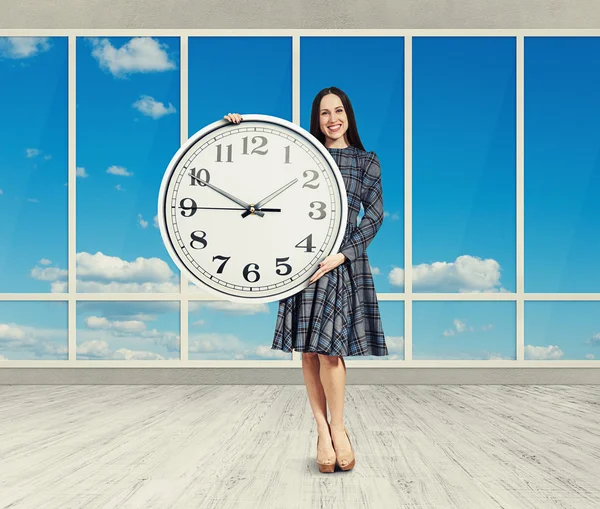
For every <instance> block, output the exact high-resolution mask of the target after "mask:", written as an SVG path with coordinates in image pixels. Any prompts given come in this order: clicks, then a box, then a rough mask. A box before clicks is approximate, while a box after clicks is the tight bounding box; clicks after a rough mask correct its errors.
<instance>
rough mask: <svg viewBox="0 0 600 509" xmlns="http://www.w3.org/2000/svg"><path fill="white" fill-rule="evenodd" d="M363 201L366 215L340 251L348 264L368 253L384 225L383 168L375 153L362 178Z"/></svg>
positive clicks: (369, 160)
mask: <svg viewBox="0 0 600 509" xmlns="http://www.w3.org/2000/svg"><path fill="white" fill-rule="evenodd" d="M361 201H362V204H363V208H364V210H365V213H364V215H363V217H362V218H361V220H360V223H359V225H358V226H357V227H356V229H355V230H354V233H353V234H352V235H351V237H350V238H349V239H348V240H347V241H346V242H345V243H344V244H343V245H342V246H341V248H340V250H339V252H340V253H343V255H344V256H345V257H346V262H350V263H352V262H354V260H356V258H358V257H359V256H361V255H362V254H363V253H364V252H365V251H366V249H367V246H368V245H369V244H370V243H371V241H372V240H373V238H374V237H375V234H376V233H377V231H378V230H379V228H380V227H381V224H382V223H383V192H382V189H381V166H380V164H379V158H378V157H377V154H375V152H368V154H367V164H366V168H365V171H364V174H363V177H362V188H361Z"/></svg>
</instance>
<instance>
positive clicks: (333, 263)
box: [310, 253, 346, 284]
mask: <svg viewBox="0 0 600 509" xmlns="http://www.w3.org/2000/svg"><path fill="white" fill-rule="evenodd" d="M345 261H346V257H345V256H344V255H343V254H342V253H335V254H332V255H329V256H328V257H327V258H325V259H324V260H323V261H322V262H321V263H319V270H317V272H315V273H314V274H313V276H312V277H311V278H310V284H312V283H314V282H315V281H316V280H317V279H319V278H320V277H321V276H323V275H324V274H327V273H328V272H329V271H330V270H333V269H335V268H336V267H337V266H338V265H341V264H342V263H344V262H345Z"/></svg>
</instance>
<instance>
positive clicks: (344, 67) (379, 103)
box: [300, 37, 404, 293]
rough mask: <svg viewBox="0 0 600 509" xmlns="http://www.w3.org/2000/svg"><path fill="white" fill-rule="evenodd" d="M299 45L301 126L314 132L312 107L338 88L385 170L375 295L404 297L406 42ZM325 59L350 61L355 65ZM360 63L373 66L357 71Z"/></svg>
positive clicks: (325, 40)
mask: <svg viewBox="0 0 600 509" xmlns="http://www.w3.org/2000/svg"><path fill="white" fill-rule="evenodd" d="M300 43H301V45H300V105H301V112H300V118H301V125H302V127H303V128H304V129H306V130H307V131H309V130H310V112H311V107H312V102H313V99H314V97H315V96H316V95H317V93H318V92H319V91H320V90H321V89H323V88H326V87H329V86H336V87H338V88H340V89H341V90H343V91H344V92H345V93H346V94H347V95H348V97H349V99H350V101H351V103H352V109H353V110H354V114H355V117H356V124H357V128H358V133H359V136H360V139H361V141H362V144H363V146H364V147H365V150H367V151H374V152H375V153H376V154H377V156H378V157H379V161H380V164H381V185H382V189H383V204H384V220H383V224H382V225H381V228H380V229H379V231H378V232H377V234H376V235H375V238H374V239H373V240H372V241H371V243H370V244H369V246H368V248H367V255H368V257H369V262H370V264H371V270H372V274H373V281H374V284H375V290H376V291H377V292H380V293H381V292H403V291H404V270H403V267H404V38H402V37H302V38H301V40H300ZM324 55H326V56H327V55H346V56H349V57H348V58H351V60H352V62H351V63H349V64H347V63H345V60H339V61H337V60H335V59H332V58H329V57H328V56H327V57H326V58H324ZM359 62H360V63H362V62H368V64H365V67H364V69H362V70H357V69H358V66H359V65H360V64H359ZM362 215H363V211H362V210H361V213H360V214H359V218H358V222H359V223H360V218H361V217H362Z"/></svg>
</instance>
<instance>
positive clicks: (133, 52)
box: [91, 37, 176, 77]
mask: <svg viewBox="0 0 600 509" xmlns="http://www.w3.org/2000/svg"><path fill="white" fill-rule="evenodd" d="M91 43H92V46H93V50H92V56H93V57H94V58H95V59H96V60H97V61H98V63H99V65H100V67H101V68H102V69H105V70H108V71H109V72H110V73H111V74H112V75H113V76H116V77H121V76H125V75H127V74H131V73H135V72H154V71H168V70H171V69H175V68H176V65H175V63H174V62H173V61H171V60H170V59H169V55H168V54H167V52H166V51H165V48H166V47H167V46H166V45H165V44H160V43H159V42H158V41H157V40H156V39H153V38H151V37H134V38H133V39H131V40H129V41H128V42H127V43H126V44H124V45H123V46H121V47H120V48H115V47H114V46H113V45H112V44H111V43H110V41H109V40H108V39H92V40H91Z"/></svg>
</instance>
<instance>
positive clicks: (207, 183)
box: [189, 173, 265, 217]
mask: <svg viewBox="0 0 600 509" xmlns="http://www.w3.org/2000/svg"><path fill="white" fill-rule="evenodd" d="M189 176H190V177H192V178H194V179H196V180H197V181H198V182H201V183H202V184H206V185H207V186H208V187H210V188H211V189H214V190H215V191H217V193H221V194H222V195H223V196H225V197H226V198H229V199H230V200H232V201H234V202H235V203H237V204H238V205H241V206H242V207H244V208H245V209H246V212H248V214H251V213H252V212H254V213H255V214H256V215H257V216H261V217H262V216H264V215H265V214H264V212H261V211H259V210H251V208H252V209H256V207H255V206H254V205H250V204H248V203H246V202H245V201H243V200H240V199H239V198H236V197H235V196H233V195H231V194H229V193H228V192H227V191H223V190H222V189H219V188H218V187H217V186H215V185H214V184H211V183H210V182H207V181H206V180H203V179H201V178H200V177H198V176H197V175H194V174H193V173H189Z"/></svg>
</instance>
